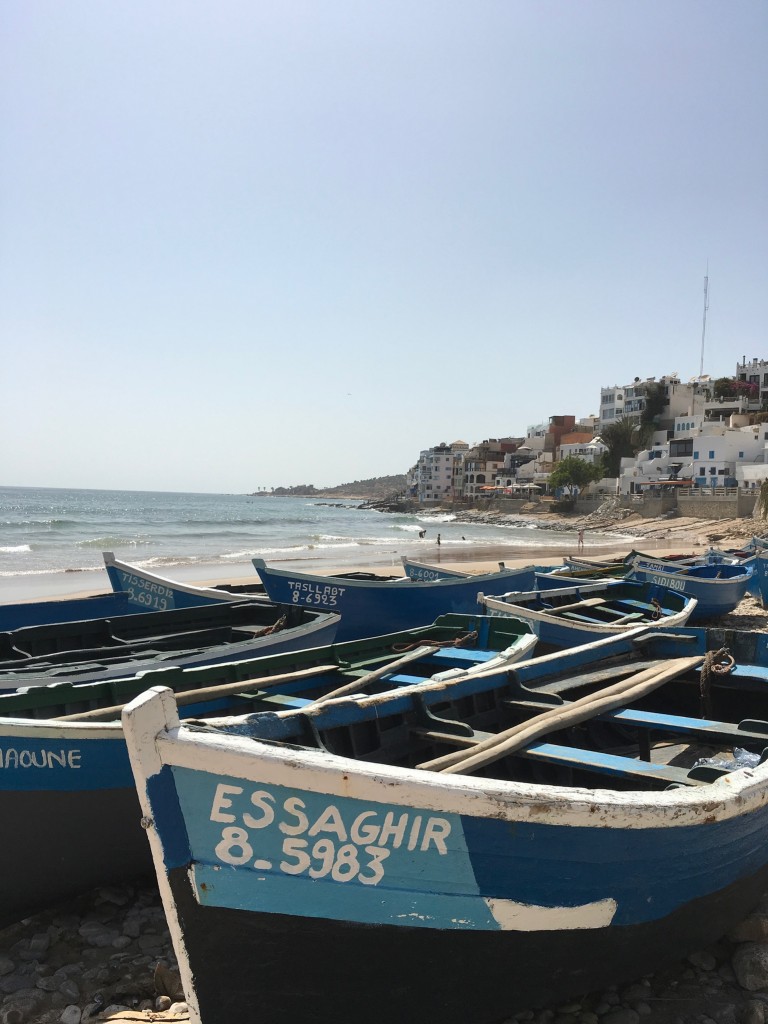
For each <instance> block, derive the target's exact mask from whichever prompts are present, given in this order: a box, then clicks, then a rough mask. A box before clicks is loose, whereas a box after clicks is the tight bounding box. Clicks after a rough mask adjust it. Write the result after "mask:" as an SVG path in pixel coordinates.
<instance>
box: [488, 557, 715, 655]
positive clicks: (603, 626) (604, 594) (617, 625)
mask: <svg viewBox="0 0 768 1024" xmlns="http://www.w3.org/2000/svg"><path fill="white" fill-rule="evenodd" d="M477 600H478V603H479V604H480V605H481V607H482V608H483V609H484V610H485V612H486V613H487V614H489V615H513V616H515V617H516V618H520V619H522V620H523V622H527V623H528V625H529V626H530V627H531V629H532V630H533V631H534V633H535V634H536V635H537V636H538V637H539V639H540V640H541V642H542V643H544V644H547V645H549V646H551V647H554V648H563V647H570V646H572V645H574V644H584V643H588V642H589V641H590V640H598V639H600V637H605V636H612V635H615V634H617V633H622V632H626V631H627V630H630V629H632V628H634V627H635V626H639V625H642V624H644V623H648V624H653V625H655V626H658V627H662V626H670V627H671V626H683V625H685V623H686V622H687V621H688V620H689V618H691V616H692V614H693V612H694V611H695V609H696V600H695V598H690V597H686V596H685V595H683V594H679V593H677V592H676V591H673V590H668V589H667V588H666V587H663V586H660V585H657V584H655V583H638V582H634V581H631V580H610V579H609V580H590V581H586V582H585V581H582V580H568V579H567V578H565V577H553V576H552V575H550V574H547V573H536V574H535V580H534V586H533V588H532V589H530V590H523V591H510V592H509V593H506V594H501V595H499V596H498V597H492V596H491V595H489V594H484V593H482V592H481V593H479V594H478V596H477Z"/></svg>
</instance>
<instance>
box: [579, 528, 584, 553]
mask: <svg viewBox="0 0 768 1024" xmlns="http://www.w3.org/2000/svg"><path fill="white" fill-rule="evenodd" d="M583 550H584V531H583V530H579V551H583Z"/></svg>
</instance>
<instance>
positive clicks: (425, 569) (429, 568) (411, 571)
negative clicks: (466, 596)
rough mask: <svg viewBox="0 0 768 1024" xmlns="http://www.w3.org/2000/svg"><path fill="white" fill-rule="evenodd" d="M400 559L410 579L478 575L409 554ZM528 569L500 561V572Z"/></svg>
mask: <svg viewBox="0 0 768 1024" xmlns="http://www.w3.org/2000/svg"><path fill="white" fill-rule="evenodd" d="M400 560H401V562H402V563H403V571H404V572H405V575H406V576H407V577H408V578H409V579H412V580H418V581H420V582H425V581H426V582H429V581H432V580H447V579H470V578H472V577H473V576H477V575H478V574H477V573H473V572H465V571H464V570H462V569H454V568H450V569H448V568H446V567H445V566H443V565H435V564H434V563H432V562H418V561H416V559H414V558H409V557H408V555H401V556H400ZM526 571H527V569H511V568H509V569H508V568H507V566H505V565H504V563H503V562H499V572H506V573H509V575H510V576H515V575H519V574H520V573H522V572H526Z"/></svg>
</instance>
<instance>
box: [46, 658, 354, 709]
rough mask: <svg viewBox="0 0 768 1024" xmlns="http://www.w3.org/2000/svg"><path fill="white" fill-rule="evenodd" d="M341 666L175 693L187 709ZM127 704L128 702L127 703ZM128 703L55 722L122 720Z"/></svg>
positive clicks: (305, 670)
mask: <svg viewBox="0 0 768 1024" xmlns="http://www.w3.org/2000/svg"><path fill="white" fill-rule="evenodd" d="M339 671H340V669H339V666H338V665H315V666H314V668H303V669H298V670H297V671H296V672H284V673H282V674H281V675H277V676H257V677H256V678H255V679H242V680H241V681H240V682H239V683H221V684H219V685H218V686H206V687H202V688H200V689H198V690H182V691H181V692H179V693H177V694H175V695H174V696H175V699H176V704H177V705H179V706H184V705H187V704H196V703H198V702H199V701H203V700H212V699H215V698H216V697H229V696H230V695H231V694H233V693H245V692H247V691H248V690H254V689H257V690H271V689H274V687H275V686H278V685H280V684H281V683H285V682H289V681H291V680H293V679H307V678H310V677H312V676H319V675H322V674H323V673H324V672H339ZM126 703H127V701H126ZM124 707H125V704H113V705H112V707H108V708H93V709H92V710H91V711H81V712H79V713H78V714H76V715H60V716H59V717H58V718H54V719H52V721H54V722H92V721H99V720H101V719H105V718H106V719H110V718H119V717H120V713H121V711H122V710H123V708H124Z"/></svg>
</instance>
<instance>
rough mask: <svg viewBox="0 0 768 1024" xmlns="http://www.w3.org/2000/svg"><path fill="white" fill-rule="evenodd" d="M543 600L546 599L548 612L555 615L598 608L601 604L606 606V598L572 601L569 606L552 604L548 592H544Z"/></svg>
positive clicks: (586, 598) (545, 603) (587, 598)
mask: <svg viewBox="0 0 768 1024" xmlns="http://www.w3.org/2000/svg"><path fill="white" fill-rule="evenodd" d="M541 596H542V598H544V602H543V603H544V605H545V606H546V610H547V611H551V612H553V613H555V614H559V613H560V612H569V611H575V610H578V609H579V608H597V607H598V606H599V605H601V604H605V598H604V597H584V598H582V599H581V600H580V601H571V602H569V603H568V604H552V602H551V601H547V600H546V597H547V593H546V591H543V592H542V595H541Z"/></svg>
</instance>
